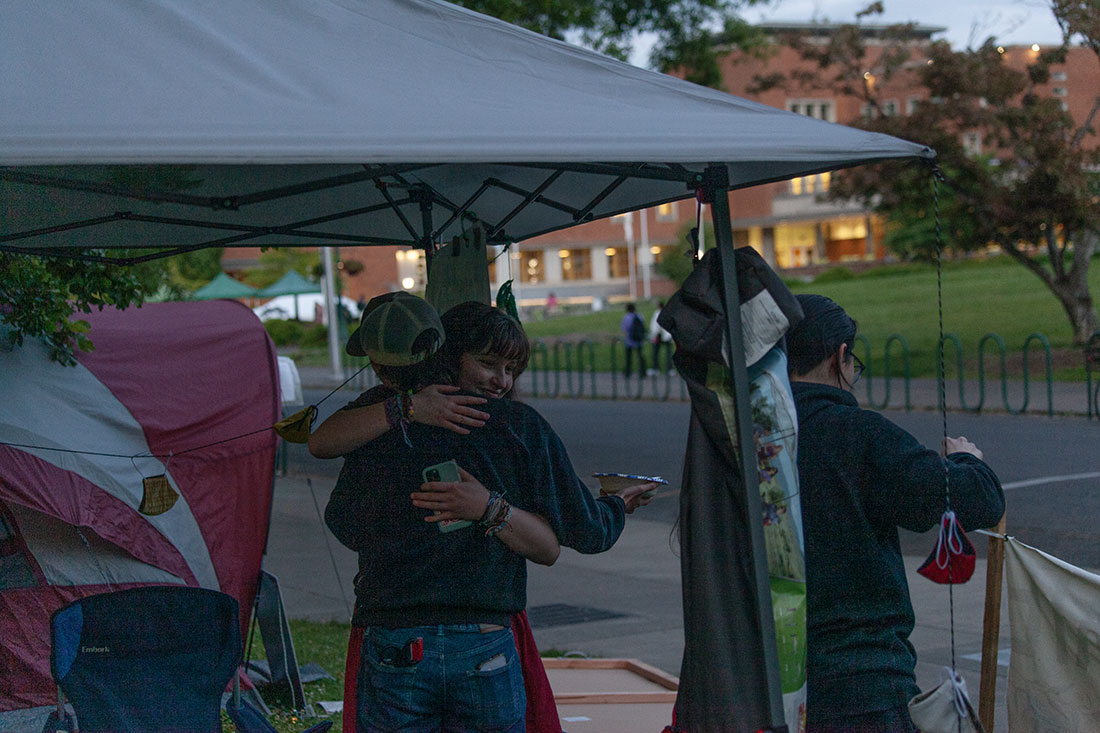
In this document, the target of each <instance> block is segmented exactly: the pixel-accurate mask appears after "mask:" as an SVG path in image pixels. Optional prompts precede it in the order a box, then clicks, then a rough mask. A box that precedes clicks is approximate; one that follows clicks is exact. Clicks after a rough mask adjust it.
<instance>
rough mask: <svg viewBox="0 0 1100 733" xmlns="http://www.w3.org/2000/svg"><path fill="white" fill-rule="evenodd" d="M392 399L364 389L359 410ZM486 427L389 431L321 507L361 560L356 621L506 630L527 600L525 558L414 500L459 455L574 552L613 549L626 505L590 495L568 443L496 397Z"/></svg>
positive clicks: (359, 457)
mask: <svg viewBox="0 0 1100 733" xmlns="http://www.w3.org/2000/svg"><path fill="white" fill-rule="evenodd" d="M387 394H392V393H390V392H388V391H386V390H385V388H375V390H372V391H371V392H368V393H365V394H364V395H362V396H361V397H360V398H359V399H358V400H356V401H355V402H353V403H352V406H358V405H363V404H372V403H373V402H375V401H378V399H377V398H378V397H379V396H381V397H382V398H383V399H384V398H385V396H386V395H387ZM478 409H480V410H484V411H485V412H487V413H489V415H490V418H489V421H488V422H487V423H486V424H485V426H484V427H481V428H476V429H474V430H471V431H470V434H469V435H458V434H457V433H454V432H451V431H450V430H446V429H444V428H437V427H431V426H428V425H422V424H420V423H413V424H411V425H409V426H408V438H409V441H408V442H407V443H406V441H405V436H404V435H403V434H402V432H401V431H400V430H390V431H389V432H387V433H386V434H385V435H383V436H382V437H381V438H378V439H377V440H375V441H373V442H371V443H367V444H366V445H364V446H362V447H360V448H358V449H356V450H354V451H352V452H351V453H349V454H347V455H346V456H345V457H344V467H343V469H342V470H341V471H340V477H339V479H337V481H336V486H335V488H334V489H333V491H332V495H331V496H330V498H329V502H328V505H327V506H326V508H325V523H326V524H327V525H328V527H329V529H331V530H332V532H333V534H335V535H336V538H337V539H339V540H340V542H342V543H343V544H344V545H346V546H347V547H349V548H351V549H352V550H355V551H356V552H358V553H359V574H358V576H356V582H355V596H356V602H355V616H354V619H353V622H354V623H355V624H356V625H359V626H370V625H380V626H387V627H391V628H399V627H406V626H420V625H425V624H459V623H498V624H505V625H506V624H508V623H509V617H510V616H511V614H513V613H518V612H519V611H521V610H523V608H524V607H525V606H526V605H527V567H526V560H524V558H523V557H522V556H520V555H518V554H516V553H515V552H513V551H512V550H510V549H509V548H508V547H507V546H506V545H505V544H504V543H503V542H501V541H500V540H499V539H497V538H495V537H486V536H485V529H484V528H483V527H479V526H478V525H476V524H475V525H473V526H471V527H466V528H464V529H459V530H455V531H453V532H449V533H441V532H440V531H439V529H438V528H437V527H436V526H435V525H434V524H430V523H428V522H425V521H424V517H425V516H427V515H428V513H429V512H428V510H426V509H418V508H416V507H415V506H413V504H412V500H411V499H410V498H409V494H411V493H412V492H414V491H417V490H418V489H419V486H420V484H421V482H422V481H423V478H422V472H423V470H424V468H425V467H427V466H431V465H434V464H436V463H440V462H442V461H446V460H449V459H454V460H455V461H456V462H457V463H458V465H459V466H461V467H462V468H464V469H466V470H467V471H469V472H470V473H471V474H473V475H474V476H476V477H477V478H478V480H480V481H481V483H482V484H484V485H485V487H486V488H487V489H489V490H490V491H503V492H504V495H505V497H506V498H507V499H508V501H509V502H510V503H512V504H514V505H515V506H518V507H520V508H521V509H526V510H527V511H530V512H534V513H535V514H538V515H539V516H541V517H542V518H544V519H545V520H546V521H547V522H548V523H549V524H550V526H551V527H552V528H553V530H554V534H555V535H557V537H558V541H559V542H560V543H561V544H562V545H563V546H565V547H572V548H573V549H575V550H577V551H578V552H583V553H596V552H603V551H605V550H607V549H610V547H611V546H612V545H613V544H615V541H616V540H617V539H618V538H619V535H620V534H621V533H622V531H623V525H624V524H625V520H626V513H625V508H624V505H623V500H622V499H620V498H619V497H617V496H609V497H600V498H599V499H597V498H594V497H593V496H592V492H591V491H590V490H589V489H588V487H587V486H585V485H584V483H583V482H582V481H581V479H580V478H579V477H578V476H577V474H576V472H574V470H573V465H572V464H571V463H570V462H569V456H568V455H567V454H566V452H565V446H564V445H562V442H561V440H560V439H559V438H558V436H557V434H556V433H555V432H554V430H553V429H552V428H551V427H550V425H549V424H548V423H547V422H546V420H544V419H543V418H542V416H541V415H539V414H538V413H537V412H536V411H535V410H534V409H532V408H531V407H528V406H527V405H524V404H523V403H520V402H515V401H513V400H500V399H490V400H489V401H488V402H487V403H486V404H484V405H478Z"/></svg>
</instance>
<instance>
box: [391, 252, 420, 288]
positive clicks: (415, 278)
mask: <svg viewBox="0 0 1100 733" xmlns="http://www.w3.org/2000/svg"><path fill="white" fill-rule="evenodd" d="M393 256H394V258H395V259H396V260H397V282H399V283H401V287H402V288H404V289H405V290H423V289H424V287H425V285H426V284H427V282H428V270H427V263H426V261H425V259H424V252H423V251H422V250H419V249H399V250H397V251H396V252H394V254H393Z"/></svg>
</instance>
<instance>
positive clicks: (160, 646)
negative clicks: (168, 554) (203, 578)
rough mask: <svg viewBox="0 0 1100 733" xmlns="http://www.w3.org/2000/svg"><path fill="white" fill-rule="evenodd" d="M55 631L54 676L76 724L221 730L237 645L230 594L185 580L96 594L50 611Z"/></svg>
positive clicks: (103, 727) (108, 727) (107, 728)
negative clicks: (178, 583)
mask: <svg viewBox="0 0 1100 733" xmlns="http://www.w3.org/2000/svg"><path fill="white" fill-rule="evenodd" d="M52 637H53V650H52V652H51V654H50V664H51V669H52V672H53V677H54V680H55V681H56V682H57V684H58V686H59V687H60V688H61V690H62V691H63V692H64V693H65V696H66V697H67V698H68V700H69V702H71V703H72V706H73V710H74V711H75V712H76V718H77V723H78V724H79V727H80V730H81V731H86V732H87V733H91V732H92V731H135V732H136V731H164V730H169V731H211V733H221V729H222V727H221V713H220V710H219V708H220V704H221V698H222V693H223V692H225V689H226V686H227V685H228V684H229V681H230V678H232V677H233V675H234V674H235V672H236V670H237V667H238V665H239V663H240V654H241V634H240V619H239V616H238V607H237V601H236V599H235V598H233V597H232V596H229V595H226V594H225V593H220V592H218V591H213V590H206V589H204V588H191V587H187V586H146V587H141V588H131V589H129V590H122V591H115V592H112V593H102V594H99V595H94V596H89V597H87V598H82V599H80V600H78V601H74V602H73V603H70V604H69V605H67V606H65V607H64V608H62V609H60V610H59V611H57V612H56V613H55V614H54V615H53V619H52Z"/></svg>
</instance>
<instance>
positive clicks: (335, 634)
mask: <svg viewBox="0 0 1100 733" xmlns="http://www.w3.org/2000/svg"><path fill="white" fill-rule="evenodd" d="M350 631H351V626H350V625H349V624H346V623H342V622H337V621H329V622H327V623H320V622H317V621H304V620H300V619H290V633H291V636H292V638H293V639H294V653H295V655H296V656H297V658H298V664H305V663H307V662H315V663H317V664H319V665H321V667H322V668H323V669H324V670H325V671H326V672H328V673H329V674H331V675H332V676H333V677H335V679H331V680H318V681H317V682H310V683H308V684H304V685H302V691H303V692H304V693H305V697H306V702H307V703H310V704H311V705H313V708H314V711H315V712H317V713H323V712H324V711H323V710H321V708H320V706H319V705H317V703H318V702H320V701H321V700H343V699H344V663H345V661H346V659H347V651H348V634H349V633H350ZM246 644H247V641H246ZM251 657H252V659H266V654H265V653H264V645H263V642H262V641H261V640H260V632H259V630H257V631H256V635H255V638H254V640H253V642H252V649H251ZM259 690H260V696H261V697H263V699H264V702H265V703H267V706H268V707H269V708H271V717H270V718H269V720H270V721H271V724H272V725H273V726H275V728H276V730H278V731H279V732H280V733H301V731H303V730H305V729H306V728H309V727H310V726H312V725H315V724H317V723H319V722H321V721H322V720H331V721H333V726H332V730H333V731H340V730H342V728H343V717H342V714H341V713H336V714H334V715H329V716H324V717H320V718H302V717H299V716H300V715H301V711H296V710H294V709H293V703H292V702H291V699H290V691H289V690H288V689H287V688H286V687H283V686H276V685H265V686H263V687H260V688H259ZM235 730H236V729H235V728H234V727H233V724H232V723H231V722H230V721H229V717H228V716H226V714H225V712H224V711H223V712H222V732H223V733H234V731H235Z"/></svg>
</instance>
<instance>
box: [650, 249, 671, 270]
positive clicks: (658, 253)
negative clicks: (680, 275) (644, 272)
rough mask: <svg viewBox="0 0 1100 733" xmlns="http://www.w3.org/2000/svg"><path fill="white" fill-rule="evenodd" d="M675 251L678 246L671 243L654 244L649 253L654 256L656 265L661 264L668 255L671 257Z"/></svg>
mask: <svg viewBox="0 0 1100 733" xmlns="http://www.w3.org/2000/svg"><path fill="white" fill-rule="evenodd" d="M675 252H676V247H675V245H671V244H665V245H660V244H654V245H650V247H649V254H650V256H651V257H652V258H653V264H654V265H659V264H661V262H663V261H664V259H665V258H666V257H671V256H672V255H673V254H674V253H675Z"/></svg>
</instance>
